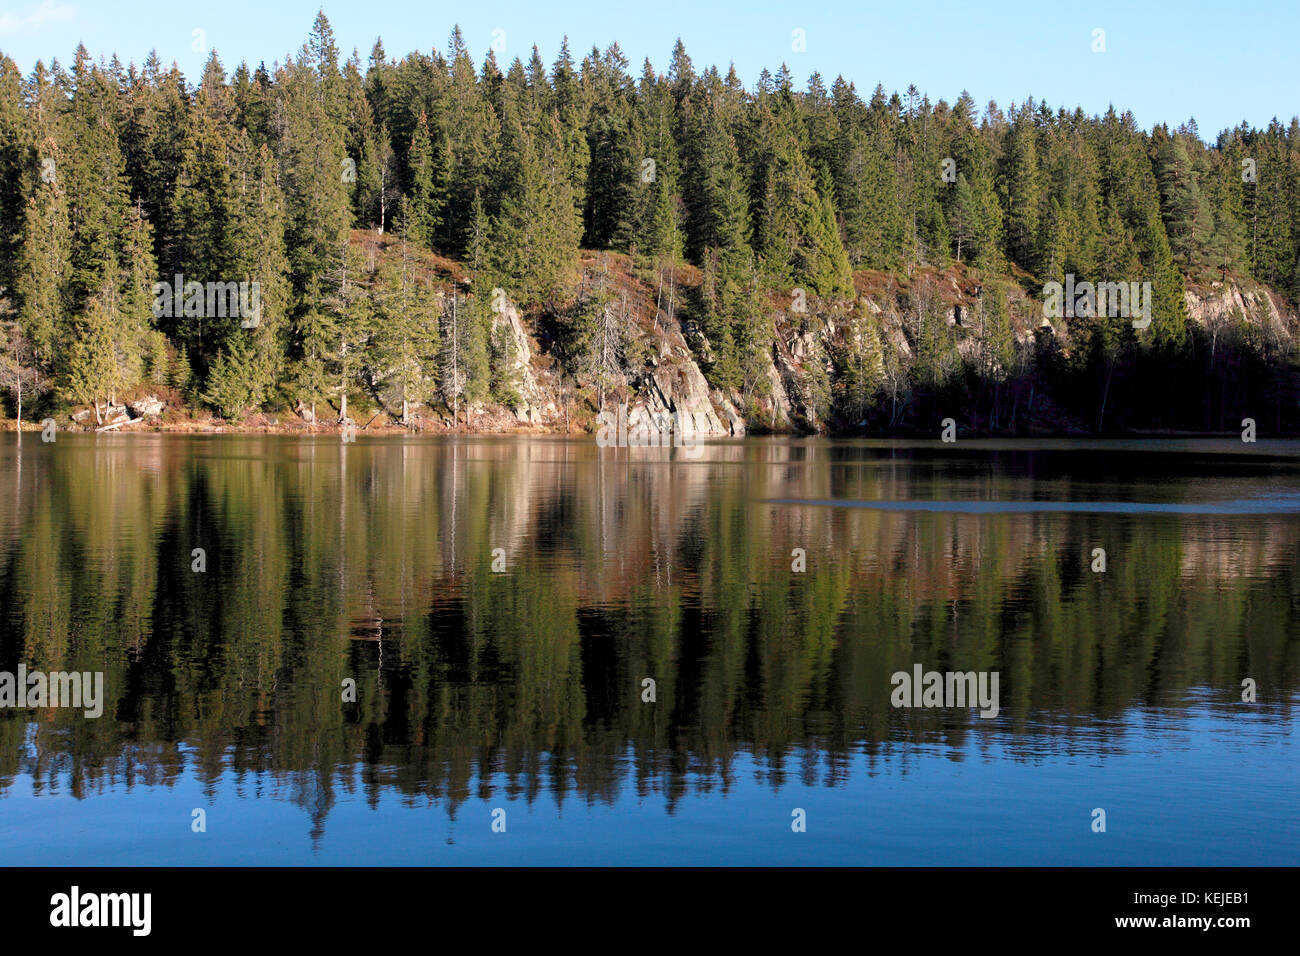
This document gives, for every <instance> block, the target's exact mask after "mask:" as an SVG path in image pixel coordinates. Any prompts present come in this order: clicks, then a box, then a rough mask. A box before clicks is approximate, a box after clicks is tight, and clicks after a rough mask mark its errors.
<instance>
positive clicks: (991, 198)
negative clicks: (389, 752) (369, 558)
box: [0, 13, 1300, 436]
mask: <svg viewBox="0 0 1300 956" xmlns="http://www.w3.org/2000/svg"><path fill="white" fill-rule="evenodd" d="M1298 301H1300V119H1292V120H1291V122H1290V123H1289V124H1287V125H1284V124H1282V123H1281V122H1279V121H1278V120H1273V121H1272V122H1270V123H1269V124H1268V126H1267V127H1266V128H1263V129H1256V128H1253V127H1250V126H1248V125H1246V124H1242V125H1241V126H1239V127H1237V128H1234V129H1231V130H1224V131H1222V132H1221V133H1219V134H1218V136H1217V137H1215V138H1214V140H1213V141H1212V142H1211V141H1207V140H1205V139H1203V138H1202V135H1201V132H1200V131H1199V130H1198V129H1197V127H1196V125H1195V123H1194V122H1187V123H1183V124H1181V125H1179V126H1177V127H1176V128H1170V126H1168V125H1167V124H1156V125H1154V126H1153V127H1152V128H1151V129H1150V130H1149V131H1148V130H1144V129H1142V128H1139V126H1138V125H1137V122H1136V121H1135V119H1134V117H1133V116H1132V114H1131V113H1128V112H1123V111H1121V110H1120V109H1117V108H1115V107H1112V108H1111V109H1109V110H1107V112H1106V113H1105V114H1104V115H1101V116H1087V115H1085V114H1084V113H1083V112H1082V111H1081V110H1079V109H1075V110H1073V111H1070V110H1069V109H1066V108H1064V107H1058V108H1056V109H1052V108H1050V107H1048V106H1047V105H1046V104H1044V103H1041V102H1037V101H1035V100H1034V99H1032V98H1029V99H1026V100H1025V101H1024V102H1022V103H1019V104H1016V103H1011V104H1009V106H1008V107H1007V108H1006V109H1005V110H1004V109H1003V108H1002V107H1000V106H999V105H998V104H997V103H994V102H990V103H988V104H986V105H985V106H984V107H983V108H980V107H978V106H977V105H976V104H975V103H974V101H973V99H972V98H971V97H970V96H969V95H968V94H966V93H964V92H963V93H961V94H960V95H959V96H958V97H957V98H956V99H955V101H953V102H952V103H949V102H948V101H946V100H944V99H939V100H937V101H932V100H931V99H930V98H929V97H928V96H926V95H924V94H922V93H921V92H920V91H918V90H917V89H916V88H915V87H911V88H909V89H908V90H907V91H906V93H905V94H900V93H894V94H892V95H890V94H886V92H885V91H884V89H883V88H881V87H879V86H878V87H876V88H875V90H874V91H873V92H872V93H871V94H870V95H869V96H862V95H859V92H858V90H857V88H856V87H855V86H854V84H853V83H851V82H849V81H848V80H846V79H845V78H844V77H842V76H841V77H837V78H836V79H835V80H834V81H833V82H832V83H830V84H829V86H828V85H827V83H826V82H825V80H824V79H823V78H822V77H821V76H820V75H817V74H814V75H813V76H810V77H809V78H808V79H807V81H806V83H804V84H802V85H797V84H796V80H795V78H794V76H793V75H792V73H791V72H790V70H789V69H788V68H786V67H785V66H784V65H782V66H781V68H780V69H779V70H777V71H776V72H774V73H773V72H768V71H764V72H763V73H762V74H761V75H760V76H759V77H758V80H757V82H756V83H755V84H754V85H753V87H752V88H746V87H745V86H744V85H743V84H742V82H741V80H740V78H739V77H738V76H737V75H736V73H735V71H734V69H733V70H729V71H727V72H726V73H723V72H722V71H720V70H719V69H717V68H715V67H697V66H696V64H694V63H693V62H692V61H691V58H690V57H689V55H688V54H687V52H686V50H685V47H684V45H683V44H682V43H681V42H680V41H679V42H678V43H677V45H676V46H675V47H674V49H673V51H672V53H671V58H670V62H669V66H668V68H667V69H666V70H665V71H663V72H656V70H655V69H654V68H653V66H652V65H651V64H650V63H649V62H647V63H645V64H644V66H643V68H642V69H641V71H640V74H639V76H634V75H633V74H632V73H631V72H629V64H628V63H627V61H626V59H625V58H624V57H623V55H622V53H621V51H620V50H619V48H618V45H617V44H612V45H611V46H610V47H608V48H607V49H605V50H604V51H600V50H596V49H593V50H592V51H591V52H590V53H589V54H587V55H586V56H585V57H583V58H582V59H581V61H579V60H578V59H576V58H575V57H574V56H573V55H572V53H571V52H570V50H569V48H568V45H567V43H566V44H565V45H564V46H563V47H562V52H561V54H560V56H559V58H558V59H557V60H556V62H555V63H554V64H552V65H550V66H549V67H548V66H547V65H546V64H544V63H542V62H541V60H540V57H539V56H538V55H537V53H536V51H535V50H534V52H533V55H532V56H531V57H529V58H528V60H527V61H526V62H525V61H524V60H523V59H515V60H514V61H513V62H511V63H510V64H498V63H497V62H496V59H495V56H494V55H493V54H492V53H491V52H489V53H488V55H487V56H486V57H484V58H483V59H482V61H481V62H480V63H475V61H474V59H473V58H472V56H471V54H470V51H469V50H468V49H467V47H466V45H465V43H464V39H463V37H462V36H461V34H460V31H459V30H458V29H456V30H453V31H452V34H451V38H450V40H449V43H448V45H447V51H446V53H445V55H444V54H442V53H438V52H436V51H434V52H431V53H424V52H420V51H417V52H412V53H409V54H407V55H406V56H404V57H402V58H400V59H395V58H393V57H390V56H389V55H388V54H387V52H386V51H385V49H384V47H383V44H382V43H380V42H377V43H376V44H375V47H374V49H373V50H372V51H371V53H370V56H369V59H368V61H364V62H363V60H362V58H361V57H360V55H359V54H358V53H357V52H356V51H353V53H352V55H351V56H350V57H348V58H347V59H343V58H342V56H341V54H340V51H339V49H338V47H337V44H336V43H335V40H334V34H333V31H332V28H331V27H330V24H329V21H328V19H327V18H326V16H325V15H324V14H323V13H322V14H320V15H319V16H318V17H317V19H316V21H315V23H314V25H313V27H312V30H311V33H310V36H309V38H308V42H307V43H306V44H304V46H303V47H302V48H301V50H300V51H299V52H298V53H297V54H296V55H294V56H291V57H289V58H287V59H286V60H285V62H284V63H283V64H280V63H277V64H276V65H275V67H274V68H273V69H270V70H268V69H267V68H266V67H265V66H264V65H262V66H259V67H257V68H255V69H254V68H250V66H249V65H248V64H242V63H241V64H239V65H237V66H236V67H235V69H234V70H233V72H231V73H229V74H228V73H227V70H226V67H225V66H224V65H223V64H222V62H221V60H220V58H219V56H218V54H217V53H216V52H215V51H213V52H212V54H211V56H210V57H209V59H208V61H207V64H206V66H205V68H204V70H203V73H202V76H201V77H199V78H198V80H197V81H196V82H191V81H190V80H188V79H187V78H186V77H185V76H184V75H182V74H181V72H180V71H179V69H177V68H176V67H175V66H172V67H171V68H170V69H168V68H167V67H165V66H164V64H163V63H161V62H160V61H159V59H158V58H157V57H156V56H150V57H149V58H148V60H146V62H145V63H144V64H143V66H142V67H137V66H136V65H134V64H129V65H126V66H124V65H123V64H122V63H121V62H120V61H118V60H117V59H116V58H114V59H112V60H110V61H105V60H102V59H101V60H100V61H99V62H96V61H95V60H94V59H93V58H92V56H91V54H90V52H89V51H87V50H86V49H85V47H84V46H83V47H79V48H78V49H77V50H76V52H75V54H74V56H73V58H72V60H71V68H70V69H66V70H65V69H64V68H63V67H62V66H60V65H59V64H58V62H57V61H51V63H50V66H49V67H47V66H46V65H45V64H44V63H43V62H38V63H37V65H36V68H35V69H34V70H33V71H32V73H31V74H30V75H29V76H26V77H24V76H22V75H20V73H19V72H18V70H17V67H16V66H15V65H14V63H13V61H12V60H10V59H9V58H8V57H6V56H4V55H3V54H0V387H3V388H4V391H5V405H6V407H5V408H4V412H5V413H6V414H7V415H9V416H13V417H17V416H18V415H19V412H20V408H21V409H22V412H23V417H25V418H26V419H27V421H28V422H29V423H33V422H36V421H40V420H43V419H45V418H53V419H54V420H55V421H56V422H57V423H58V425H59V426H60V427H73V428H82V427H84V428H113V429H117V428H130V427H150V426H151V425H161V426H164V427H176V428H212V427H242V428H281V429H285V428H313V429H319V428H334V427H343V428H351V427H358V428H370V429H378V428H383V427H390V426H391V427H402V428H410V429H421V430H427V429H435V430H436V429H451V428H455V429H470V430H500V429H518V428H524V429H546V430H555V429H558V430H561V431H563V430H566V429H568V430H575V429H576V430H590V429H591V428H592V427H593V422H594V419H595V416H596V415H597V414H599V413H600V412H601V410H609V409H610V408H611V407H612V406H617V405H619V404H621V403H624V402H626V403H627V404H628V405H629V406H630V413H629V414H630V417H631V419H632V421H633V422H634V423H637V422H641V421H645V422H647V423H649V422H654V423H657V424H656V425H655V427H656V428H662V427H665V426H664V425H663V420H662V415H663V414H665V413H668V414H675V415H677V416H679V424H677V425H676V426H673V427H675V428H677V429H678V430H679V431H681V432H683V433H690V434H704V435H722V434H739V433H741V432H742V431H747V432H765V431H773V432H818V433H835V434H878V435H909V434H915V435H926V436H933V435H934V434H936V433H937V432H938V431H939V429H940V427H941V423H942V422H944V421H945V420H947V419H951V420H952V423H953V425H954V427H955V428H956V429H957V432H958V433H959V434H987V433H996V434H1043V433H1057V434H1082V433H1113V432H1124V433H1132V432H1156V433H1173V432H1195V433H1205V432H1218V433H1227V432H1233V431H1236V430H1238V429H1240V428H1241V427H1242V425H1241V422H1242V420H1243V419H1247V418H1249V419H1253V420H1254V421H1255V422H1256V423H1257V426H1258V430H1259V432H1260V433H1261V434H1273V435H1278V434H1297V433H1300V352H1298V350H1297V340H1296V321H1297V302H1298Z"/></svg>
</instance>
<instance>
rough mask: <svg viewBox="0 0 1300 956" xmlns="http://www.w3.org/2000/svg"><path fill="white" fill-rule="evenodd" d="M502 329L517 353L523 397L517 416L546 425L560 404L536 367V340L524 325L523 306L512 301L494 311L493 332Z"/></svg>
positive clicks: (517, 375) (517, 377) (516, 369)
mask: <svg viewBox="0 0 1300 956" xmlns="http://www.w3.org/2000/svg"><path fill="white" fill-rule="evenodd" d="M502 329H504V331H505V332H506V334H507V335H508V336H509V337H510V341H511V343H512V345H513V348H512V352H513V355H514V359H513V368H514V374H515V383H516V385H517V386H518V390H519V397H520V399H521V400H522V401H521V402H520V404H519V405H518V406H517V407H516V408H515V409H514V413H515V418H516V419H518V420H519V421H520V422H521V423H523V424H529V425H542V424H546V423H548V422H552V421H554V420H555V418H556V415H557V411H558V410H557V408H556V403H555V396H554V395H552V394H551V393H550V390H549V389H546V388H544V387H543V386H542V383H541V382H540V381H539V379H538V376H537V373H536V371H535V370H534V368H533V349H532V341H531V339H530V338H529V336H528V332H527V330H525V329H524V324H523V321H522V320H521V319H520V317H519V309H518V308H516V307H515V305H514V304H513V303H511V302H507V303H506V304H505V308H504V309H503V310H502V311H501V312H498V313H496V314H495V315H494V317H493V319H492V331H493V334H497V333H498V332H500V331H501V330H502Z"/></svg>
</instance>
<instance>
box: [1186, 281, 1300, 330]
mask: <svg viewBox="0 0 1300 956" xmlns="http://www.w3.org/2000/svg"><path fill="white" fill-rule="evenodd" d="M1185 298H1186V301H1187V318H1188V319H1189V320H1190V321H1192V322H1195V323H1197V324H1199V325H1202V326H1204V327H1205V328H1207V329H1209V330H1211V331H1213V330H1214V329H1216V328H1219V327H1222V326H1227V325H1232V324H1235V323H1237V322H1241V321H1245V322H1247V323H1249V324H1251V325H1258V326H1262V327H1263V328H1264V329H1265V330H1267V332H1268V334H1269V335H1270V336H1272V337H1273V338H1274V339H1275V340H1276V341H1278V342H1280V343H1287V342H1290V341H1291V335H1292V331H1291V330H1292V329H1294V328H1296V325H1297V322H1298V321H1300V317H1297V316H1295V315H1293V314H1290V313H1288V312H1286V311H1284V309H1285V305H1286V304H1285V303H1284V302H1281V301H1280V300H1278V299H1276V298H1275V297H1274V296H1273V295H1272V294H1271V293H1270V292H1269V291H1268V290H1267V289H1264V288H1263V287H1256V288H1253V289H1250V288H1244V287H1242V286H1240V285H1237V284H1236V283H1227V284H1225V283H1222V282H1211V283H1210V285H1209V287H1208V288H1202V289H1191V288H1189V289H1188V290H1187V292H1186V294H1185Z"/></svg>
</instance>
